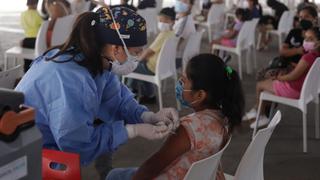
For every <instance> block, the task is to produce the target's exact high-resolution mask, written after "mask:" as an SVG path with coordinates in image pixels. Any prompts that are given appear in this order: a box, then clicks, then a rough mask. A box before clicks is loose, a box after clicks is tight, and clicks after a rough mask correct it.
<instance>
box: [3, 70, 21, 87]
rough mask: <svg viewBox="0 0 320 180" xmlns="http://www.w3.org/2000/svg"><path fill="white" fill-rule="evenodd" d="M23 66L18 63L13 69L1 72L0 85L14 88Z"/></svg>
mask: <svg viewBox="0 0 320 180" xmlns="http://www.w3.org/2000/svg"><path fill="white" fill-rule="evenodd" d="M21 72H22V66H21V65H18V66H16V67H14V68H12V69H9V70H6V71H2V72H0V87H1V88H8V89H13V88H14V84H15V82H16V80H17V79H18V78H19V77H20V74H21Z"/></svg>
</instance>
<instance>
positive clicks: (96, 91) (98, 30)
mask: <svg viewBox="0 0 320 180" xmlns="http://www.w3.org/2000/svg"><path fill="white" fill-rule="evenodd" d="M146 39H147V37H146V22H145V20H144V19H143V18H142V17H141V16H139V15H138V14H136V13H135V12H134V11H132V10H130V9H127V8H123V7H116V8H113V9H112V11H111V10H110V9H109V8H106V7H103V8H100V9H99V10H98V11H97V12H86V13H83V14H81V15H79V17H78V18H77V19H76V21H75V24H74V26H73V30H72V32H71V35H70V37H69V39H68V40H67V41H66V42H65V43H64V44H62V45H61V46H57V47H55V48H52V49H50V50H48V51H47V52H46V53H44V54H43V55H42V56H40V57H38V58H37V59H35V60H34V62H33V64H32V66H31V68H30V69H29V71H28V72H27V73H26V74H25V76H24V77H23V78H22V80H21V81H20V83H19V84H18V86H17V87H16V90H17V91H22V92H23V93H24V94H25V104H27V105H29V106H32V107H35V108H36V119H35V121H36V124H37V126H38V128H39V129H40V131H41V133H42V135H43V146H44V148H49V149H57V150H61V151H67V152H75V153H79V154H80V160H81V164H82V165H87V164H89V163H90V162H91V161H93V160H94V159H96V158H97V156H99V155H101V154H103V153H106V152H113V151H114V150H116V149H117V147H119V145H121V144H123V143H125V142H126V141H127V140H128V138H134V137H136V136H140V137H143V138H147V139H150V140H152V139H159V138H162V137H164V136H165V135H167V134H168V133H169V132H170V130H172V129H174V128H176V127H177V126H178V124H179V121H178V114H177V112H176V111H175V110H174V109H173V108H164V109H162V110H160V111H159V112H157V113H153V112H150V111H148V109H147V108H146V107H145V106H142V105H139V104H138V103H137V101H136V100H135V99H134V98H133V94H132V93H131V92H130V91H129V90H128V88H127V87H126V86H124V85H123V84H122V83H121V82H120V81H119V79H118V76H117V75H123V74H128V73H130V72H132V71H133V70H134V69H135V68H136V66H137V62H136V60H135V56H137V55H139V54H140V52H141V51H142V46H144V45H145V44H146V43H147V40H146ZM97 120H98V121H97ZM96 122H100V123H96ZM159 122H161V123H159ZM163 122H164V123H163ZM159 124H161V125H159Z"/></svg>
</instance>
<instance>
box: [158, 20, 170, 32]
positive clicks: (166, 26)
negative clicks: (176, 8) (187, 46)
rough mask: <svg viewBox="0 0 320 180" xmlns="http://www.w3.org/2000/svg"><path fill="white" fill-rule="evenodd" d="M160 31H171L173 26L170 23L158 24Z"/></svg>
mask: <svg viewBox="0 0 320 180" xmlns="http://www.w3.org/2000/svg"><path fill="white" fill-rule="evenodd" d="M158 29H159V31H161V32H163V31H169V30H170V29H171V25H170V24H169V23H164V22H158Z"/></svg>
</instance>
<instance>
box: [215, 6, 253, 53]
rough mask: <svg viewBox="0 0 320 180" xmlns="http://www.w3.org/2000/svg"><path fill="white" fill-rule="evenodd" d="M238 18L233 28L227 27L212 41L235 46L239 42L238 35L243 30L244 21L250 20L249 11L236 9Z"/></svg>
mask: <svg viewBox="0 0 320 180" xmlns="http://www.w3.org/2000/svg"><path fill="white" fill-rule="evenodd" d="M235 14H236V19H235V22H234V25H233V27H232V28H231V29H226V30H225V31H224V33H223V35H222V37H220V38H219V39H215V40H213V41H212V42H211V44H212V45H214V44H221V45H223V46H228V47H235V46H236V44H237V37H238V34H239V32H240V30H241V27H242V25H243V23H244V22H245V21H247V20H249V12H248V10H246V9H242V8H238V9H236V13H235Z"/></svg>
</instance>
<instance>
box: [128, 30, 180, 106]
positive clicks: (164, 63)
mask: <svg viewBox="0 0 320 180" xmlns="http://www.w3.org/2000/svg"><path fill="white" fill-rule="evenodd" d="M177 44H178V38H177V37H175V36H173V37H171V38H169V39H168V40H166V42H165V43H164V44H163V46H162V48H161V51H160V53H159V57H158V60H157V65H156V72H155V75H144V74H139V73H130V74H129V75H126V76H122V82H123V83H124V80H125V78H132V79H137V80H141V81H146V82H150V83H153V84H155V85H156V86H157V89H158V94H159V96H158V97H159V108H160V109H162V108H163V102H162V93H161V81H162V80H164V79H167V78H169V77H173V79H174V81H175V82H176V81H177V73H176V49H177ZM177 103H178V102H177ZM178 106H179V104H178Z"/></svg>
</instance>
